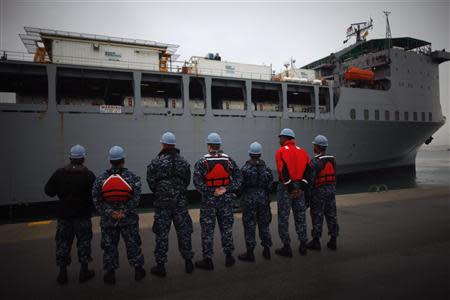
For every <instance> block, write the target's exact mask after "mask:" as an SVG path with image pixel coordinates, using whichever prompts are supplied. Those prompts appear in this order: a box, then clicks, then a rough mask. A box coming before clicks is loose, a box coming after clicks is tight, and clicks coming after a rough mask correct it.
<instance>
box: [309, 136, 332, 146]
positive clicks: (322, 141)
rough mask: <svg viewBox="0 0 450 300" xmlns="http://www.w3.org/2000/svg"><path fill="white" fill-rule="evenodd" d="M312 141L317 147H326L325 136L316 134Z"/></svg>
mask: <svg viewBox="0 0 450 300" xmlns="http://www.w3.org/2000/svg"><path fill="white" fill-rule="evenodd" d="M312 143H313V144H314V145H317V146H319V147H328V139H327V138H326V137H325V136H323V135H321V134H319V135H318V136H316V137H315V138H314V141H313V142H312Z"/></svg>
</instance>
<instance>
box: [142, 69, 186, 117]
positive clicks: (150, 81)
mask: <svg viewBox="0 0 450 300" xmlns="http://www.w3.org/2000/svg"><path fill="white" fill-rule="evenodd" d="M141 106H143V107H146V108H159V109H161V108H167V109H181V108H183V96H182V88H181V77H179V76H157V75H153V74H142V81H141Z"/></svg>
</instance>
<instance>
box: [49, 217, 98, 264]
mask: <svg viewBox="0 0 450 300" xmlns="http://www.w3.org/2000/svg"><path fill="white" fill-rule="evenodd" d="M75 237H77V250H78V261H79V262H80V264H82V265H83V264H87V263H89V262H90V261H92V257H91V240H92V223H91V218H80V219H59V220H58V223H57V226H56V236H55V241H56V265H57V266H59V267H64V266H68V265H70V263H71V262H72V260H71V257H70V251H71V249H72V243H73V239H74V238H75Z"/></svg>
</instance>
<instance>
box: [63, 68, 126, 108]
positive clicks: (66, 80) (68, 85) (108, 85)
mask: <svg viewBox="0 0 450 300" xmlns="http://www.w3.org/2000/svg"><path fill="white" fill-rule="evenodd" d="M133 96H134V93H133V79H132V74H131V73H125V72H104V71H91V70H88V69H71V68H60V69H58V72H57V85H56V101H57V103H58V104H61V105H76V106H86V107H89V106H96V105H103V104H105V105H116V106H133Z"/></svg>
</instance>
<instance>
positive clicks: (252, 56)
mask: <svg viewBox="0 0 450 300" xmlns="http://www.w3.org/2000/svg"><path fill="white" fill-rule="evenodd" d="M449 3H450V0H442V1H278V2H275V1H233V2H230V1H95V0H94V1H18V0H0V48H1V49H4V50H9V51H21V52H25V48H24V46H23V45H22V42H21V41H20V38H19V36H18V34H19V33H23V32H24V30H23V27H24V26H33V27H42V28H50V29H59V30H67V31H75V32H84V33H95V34H103V35H109V36H118V37H126V38H139V39H148V40H155V41H159V42H166V43H174V44H178V45H180V48H179V50H178V53H179V54H180V55H181V56H180V60H185V59H189V58H190V57H191V56H195V55H197V56H203V55H205V54H206V53H208V52H219V53H220V55H221V56H222V59H224V60H227V61H236V62H245V63H255V64H262V63H265V64H272V65H273V67H274V69H275V70H277V71H278V70H280V69H281V68H282V66H283V63H285V62H287V61H288V60H289V58H290V57H291V56H292V57H294V58H295V59H296V61H297V66H299V67H300V66H302V65H305V64H307V63H309V62H311V61H313V60H315V59H318V58H321V57H323V56H325V55H328V54H329V53H331V52H335V51H336V50H339V49H341V48H343V44H342V41H343V40H344V39H345V32H346V28H347V27H348V26H349V24H350V23H352V22H359V21H367V20H368V19H369V18H372V19H373V21H374V29H373V30H372V31H371V32H370V33H369V36H368V38H380V37H384V35H385V26H386V23H385V18H384V16H383V13H382V11H383V10H388V11H391V12H392V14H391V15H390V23H391V30H392V36H393V37H402V36H411V37H414V38H418V39H423V40H426V41H429V42H431V43H432V44H433V48H434V49H442V48H446V49H448V50H450V38H449V36H450V23H449V19H450V5H449ZM449 73H450V62H447V63H445V64H441V66H440V78H441V80H440V81H441V82H440V94H441V103H442V109H443V111H444V114H445V115H446V116H447V118H448V116H449V113H448V110H449V108H448V107H449V102H450V96H449V85H450V79H449ZM449 122H450V120H449V121H448V122H447V124H446V126H445V127H443V128H442V129H441V130H440V131H439V132H438V133H437V134H436V135H435V138H436V139H435V141H434V144H441V145H443V144H445V145H448V144H449V135H450V133H449Z"/></svg>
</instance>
